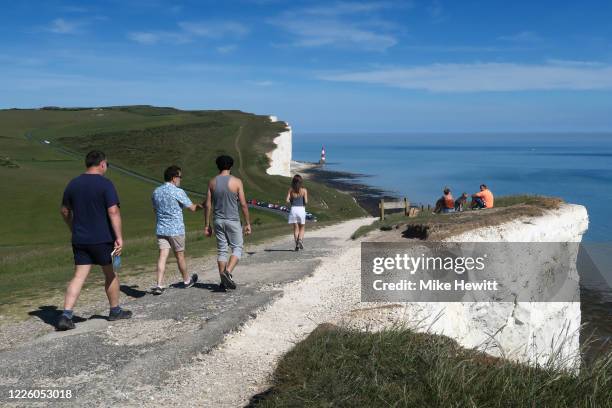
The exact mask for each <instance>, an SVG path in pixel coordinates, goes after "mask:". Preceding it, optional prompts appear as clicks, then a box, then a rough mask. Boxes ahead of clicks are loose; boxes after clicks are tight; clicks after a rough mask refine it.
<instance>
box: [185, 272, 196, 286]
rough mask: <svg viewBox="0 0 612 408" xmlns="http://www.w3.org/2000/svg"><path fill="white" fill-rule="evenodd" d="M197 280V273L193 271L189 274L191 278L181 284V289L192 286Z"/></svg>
mask: <svg viewBox="0 0 612 408" xmlns="http://www.w3.org/2000/svg"><path fill="white" fill-rule="evenodd" d="M197 281H198V274H197V273H194V274H193V275H191V279H189V283H185V282H183V284H182V285H181V287H182V288H183V289H187V288H190V287H192V286H193V285H195V283H196V282H197Z"/></svg>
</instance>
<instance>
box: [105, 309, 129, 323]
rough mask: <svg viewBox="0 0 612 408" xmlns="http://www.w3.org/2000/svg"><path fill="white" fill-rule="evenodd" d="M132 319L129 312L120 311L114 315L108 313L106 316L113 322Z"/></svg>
mask: <svg viewBox="0 0 612 408" xmlns="http://www.w3.org/2000/svg"><path fill="white" fill-rule="evenodd" d="M131 318H132V312H130V311H129V310H124V309H121V310H119V311H118V312H116V313H113V312H111V313H109V315H108V320H110V321H111V322H112V321H115V320H122V319H131Z"/></svg>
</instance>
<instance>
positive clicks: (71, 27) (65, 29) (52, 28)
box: [46, 18, 85, 34]
mask: <svg viewBox="0 0 612 408" xmlns="http://www.w3.org/2000/svg"><path fill="white" fill-rule="evenodd" d="M84 24H85V23H84V22H83V21H71V20H65V19H63V18H56V19H55V20H53V21H52V22H51V24H49V26H48V27H47V28H46V30H47V31H49V32H52V33H55V34H75V33H77V32H78V31H79V28H80V27H81V26H83V25H84Z"/></svg>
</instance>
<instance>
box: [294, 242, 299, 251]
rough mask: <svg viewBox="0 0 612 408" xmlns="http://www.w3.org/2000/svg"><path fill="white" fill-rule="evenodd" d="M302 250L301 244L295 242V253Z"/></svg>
mask: <svg viewBox="0 0 612 408" xmlns="http://www.w3.org/2000/svg"><path fill="white" fill-rule="evenodd" d="M299 250H300V244H298V242H297V241H295V252H297V251H299Z"/></svg>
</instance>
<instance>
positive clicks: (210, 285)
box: [193, 282, 227, 292]
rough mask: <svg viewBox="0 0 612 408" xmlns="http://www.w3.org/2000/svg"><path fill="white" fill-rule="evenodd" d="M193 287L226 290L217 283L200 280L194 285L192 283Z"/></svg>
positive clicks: (216, 290) (218, 290) (213, 290)
mask: <svg viewBox="0 0 612 408" xmlns="http://www.w3.org/2000/svg"><path fill="white" fill-rule="evenodd" d="M193 287H194V288H198V289H208V290H210V291H211V292H227V291H226V290H225V289H224V288H222V287H221V285H219V284H218V283H201V282H198V283H196V284H195V285H193Z"/></svg>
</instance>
